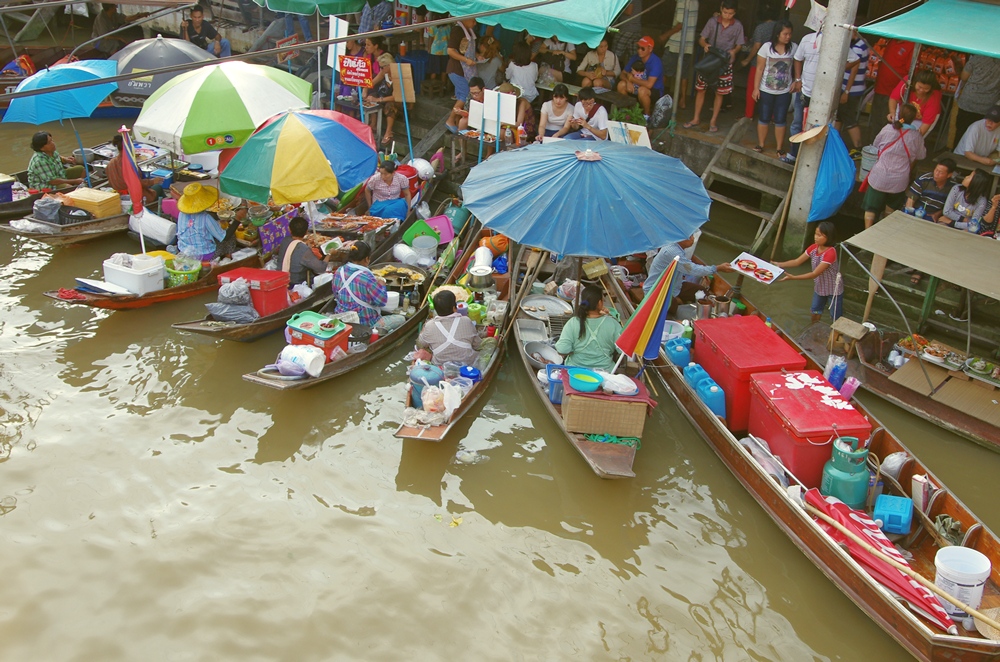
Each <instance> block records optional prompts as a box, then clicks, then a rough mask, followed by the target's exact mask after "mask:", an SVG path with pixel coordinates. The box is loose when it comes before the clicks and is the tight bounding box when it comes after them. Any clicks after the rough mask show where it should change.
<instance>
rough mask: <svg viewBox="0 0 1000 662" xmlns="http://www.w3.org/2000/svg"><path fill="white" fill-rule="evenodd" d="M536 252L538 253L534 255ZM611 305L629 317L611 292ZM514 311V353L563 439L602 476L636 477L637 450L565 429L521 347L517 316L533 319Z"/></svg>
mask: <svg viewBox="0 0 1000 662" xmlns="http://www.w3.org/2000/svg"><path fill="white" fill-rule="evenodd" d="M536 255H537V254H536ZM612 296H613V301H611V305H613V306H614V307H615V308H616V309H617V310H618V313H619V316H620V317H621V319H623V320H624V319H628V314H627V313H626V312H625V310H626V309H625V306H624V301H623V299H622V297H621V295H615V294H614V292H613V291H612ZM514 312H515V314H516V316H517V317H516V318H515V324H514V344H515V346H516V347H517V352H518V354H520V356H521V363H522V365H523V367H524V370H525V372H526V373H527V376H528V381H529V382H530V383H531V384H532V389H533V392H534V394H535V397H537V398H538V400H539V402H541V403H542V406H544V407H545V410H546V411H547V412H548V413H549V416H551V417H552V420H553V421H554V422H555V424H556V425H557V426H559V429H560V430H561V431H562V433H563V436H564V437H565V438H566V441H568V442H569V444H570V445H571V446H572V447H573V448H574V449H576V451H577V452H578V453H579V454H580V456H581V457H583V459H584V460H585V461H586V462H587V464H588V465H589V466H590V468H591V469H592V470H593V471H594V473H596V474H597V475H598V476H600V477H601V478H635V472H634V471H633V470H632V465H633V463H634V462H635V454H636V449H635V448H634V447H632V446H626V445H623V444H606V443H601V442H596V441H590V440H589V439H587V438H586V436H585V435H583V434H579V433H576V432H569V431H568V430H566V426H565V425H564V423H563V415H562V406H561V405H557V404H555V403H553V402H552V401H551V400H550V399H549V392H548V389H547V387H545V386H542V384H541V383H540V382H539V381H538V377H537V374H536V373H537V372H538V370H537V369H536V368H535V367H534V366H532V365H531V362H530V361H529V360H528V353H527V352H526V351H525V349H524V343H525V340H524V339H523V338H522V337H521V329H520V327H519V326H518V325H517V323H516V320H517V319H532V318H531V317H530V316H529V315H528V314H527V313H526V312H524V311H523V310H517V311H514Z"/></svg>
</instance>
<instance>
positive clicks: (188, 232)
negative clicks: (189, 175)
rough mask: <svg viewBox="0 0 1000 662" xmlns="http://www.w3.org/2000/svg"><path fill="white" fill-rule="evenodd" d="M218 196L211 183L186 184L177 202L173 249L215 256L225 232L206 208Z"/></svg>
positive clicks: (207, 257)
mask: <svg viewBox="0 0 1000 662" xmlns="http://www.w3.org/2000/svg"><path fill="white" fill-rule="evenodd" d="M218 199H219V190H218V189H217V188H215V187H214V186H202V185H201V184H188V185H187V186H185V187H184V194H183V195H182V196H181V197H180V199H179V200H178V201H177V210H178V211H179V212H180V214H179V215H178V216H177V252H179V253H182V254H184V255H190V256H191V257H197V258H201V259H202V260H212V259H214V258H215V249H216V248H217V246H218V242H220V241H222V240H223V239H225V238H226V231H225V230H223V229H222V226H221V225H219V222H218V221H217V220H215V218H213V217H212V215H211V214H209V213H208V212H207V211H206V210H207V209H208V208H209V207H211V206H212V205H214V204H215V201H216V200H218Z"/></svg>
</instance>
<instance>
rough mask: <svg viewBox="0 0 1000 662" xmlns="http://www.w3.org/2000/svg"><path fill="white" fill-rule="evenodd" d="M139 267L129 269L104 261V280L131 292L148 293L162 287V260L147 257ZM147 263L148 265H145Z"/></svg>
mask: <svg viewBox="0 0 1000 662" xmlns="http://www.w3.org/2000/svg"><path fill="white" fill-rule="evenodd" d="M142 265H143V266H142V267H141V268H139V269H130V268H128V267H123V266H121V265H118V264H115V263H114V262H112V261H111V260H105V261H104V280H105V282H108V283H111V284H112V285H118V286H119V287H124V288H125V289H126V290H128V291H129V292H132V293H133V294H148V293H149V292H156V291H157V290H162V289H163V260H162V259H161V258H159V257H157V258H147V259H146V260H143V261H142ZM146 265H148V266H146Z"/></svg>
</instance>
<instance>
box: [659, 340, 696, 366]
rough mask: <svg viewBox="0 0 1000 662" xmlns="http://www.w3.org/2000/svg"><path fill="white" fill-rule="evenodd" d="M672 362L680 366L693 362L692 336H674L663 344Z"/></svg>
mask: <svg viewBox="0 0 1000 662" xmlns="http://www.w3.org/2000/svg"><path fill="white" fill-rule="evenodd" d="M663 347H664V349H665V350H666V352H667V358H668V359H670V362H671V363H673V364H674V365H678V366H687V364H688V363H690V362H691V340H690V338H672V339H670V340H668V341H667V342H666V344H665V345H664V346H663Z"/></svg>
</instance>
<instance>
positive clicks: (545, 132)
mask: <svg viewBox="0 0 1000 662" xmlns="http://www.w3.org/2000/svg"><path fill="white" fill-rule="evenodd" d="M572 116H573V109H572V108H571V107H570V105H569V89H568V88H567V87H566V86H565V85H563V84H562V83H557V84H556V86H555V87H553V88H552V100H551V101H546V102H545V103H543V104H542V113H541V117H540V118H539V122H538V127H539V129H540V131H539V132H538V138H537V140H538V142H542V138H543V137H545V138H548V137H550V136H554V135H556V133H557V132H558V131H559V129H561V128H563V127H564V126H566V122H567V121H568V120H569V118H570V117H572Z"/></svg>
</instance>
